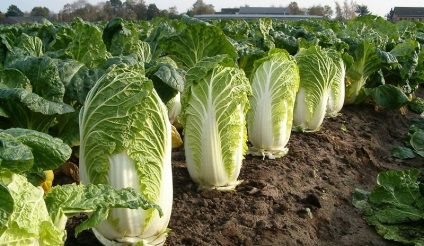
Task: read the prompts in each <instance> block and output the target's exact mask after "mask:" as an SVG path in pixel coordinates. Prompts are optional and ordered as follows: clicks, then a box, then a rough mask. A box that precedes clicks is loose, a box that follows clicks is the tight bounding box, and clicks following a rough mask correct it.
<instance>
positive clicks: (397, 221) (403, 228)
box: [352, 169, 424, 245]
mask: <svg viewBox="0 0 424 246" xmlns="http://www.w3.org/2000/svg"><path fill="white" fill-rule="evenodd" d="M418 175H420V171H419V170H417V169H410V170H405V171H386V172H382V173H380V174H379V175H378V177H377V186H376V187H374V189H373V190H372V191H371V193H368V192H366V191H361V190H356V191H355V193H354V194H353V200H352V202H353V205H354V206H355V207H357V208H358V209H360V210H361V211H362V212H363V213H364V219H365V220H366V221H367V223H368V224H370V225H373V226H375V227H376V229H377V232H378V233H379V234H380V235H382V236H383V237H384V238H386V239H390V240H394V241H397V242H401V243H405V244H411V245H424V240H423V239H424V233H423V232H424V226H423V225H424V224H423V221H424V212H423V211H424V196H423V193H422V191H420V185H421V184H420V183H419V181H418V180H417V178H418Z"/></svg>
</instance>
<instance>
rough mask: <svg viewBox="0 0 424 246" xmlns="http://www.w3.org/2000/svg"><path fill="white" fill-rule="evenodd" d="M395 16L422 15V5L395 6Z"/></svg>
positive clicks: (423, 8)
mask: <svg viewBox="0 0 424 246" xmlns="http://www.w3.org/2000/svg"><path fill="white" fill-rule="evenodd" d="M394 13H395V14H396V15H397V16H424V7H395V8H394Z"/></svg>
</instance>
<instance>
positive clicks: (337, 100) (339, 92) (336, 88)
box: [325, 49, 346, 117]
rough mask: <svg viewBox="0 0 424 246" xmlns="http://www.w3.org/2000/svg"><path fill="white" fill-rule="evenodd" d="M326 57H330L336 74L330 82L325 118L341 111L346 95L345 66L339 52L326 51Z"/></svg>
mask: <svg viewBox="0 0 424 246" xmlns="http://www.w3.org/2000/svg"><path fill="white" fill-rule="evenodd" d="M328 55H329V56H330V57H332V59H333V63H334V68H335V70H336V73H335V75H334V77H333V81H332V82H331V87H330V94H329V95H328V102H327V109H326V113H325V114H326V116H328V117H335V116H337V115H338V114H339V112H340V111H341V110H342V108H343V105H344V102H345V94H346V92H345V91H346V89H345V88H346V83H345V78H346V64H345V62H344V61H343V57H342V55H341V54H340V52H338V51H336V50H332V49H330V50H328Z"/></svg>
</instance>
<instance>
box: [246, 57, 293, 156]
mask: <svg viewBox="0 0 424 246" xmlns="http://www.w3.org/2000/svg"><path fill="white" fill-rule="evenodd" d="M299 81H300V77H299V69H298V67H297V64H296V61H295V60H294V58H293V57H292V56H290V55H289V54H288V53H287V52H286V51H283V50H271V51H270V52H269V55H268V56H267V57H265V58H262V59H260V60H258V61H256V62H255V68H254V70H253V75H252V78H251V86H252V95H251V96H250V97H249V102H250V109H249V111H248V112H247V116H246V117H247V129H248V138H249V141H250V143H251V144H252V145H253V146H252V147H251V148H249V153H250V154H253V155H260V156H268V157H269V158H275V157H281V156H284V155H285V154H286V153H287V151H288V149H287V148H286V145H287V143H288V141H289V138H290V134H291V128H292V124H293V109H294V103H295V99H296V93H297V91H298V89H299Z"/></svg>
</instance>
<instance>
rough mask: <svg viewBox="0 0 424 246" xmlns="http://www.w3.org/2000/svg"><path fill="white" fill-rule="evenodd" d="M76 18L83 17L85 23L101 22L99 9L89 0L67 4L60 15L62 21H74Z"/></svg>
mask: <svg viewBox="0 0 424 246" xmlns="http://www.w3.org/2000/svg"><path fill="white" fill-rule="evenodd" d="M75 17H81V18H82V19H83V20H85V21H95V20H99V8H98V7H97V6H93V5H91V4H89V3H88V2H87V0H78V1H75V2H73V3H71V4H65V6H64V7H63V9H62V10H61V11H59V14H58V19H59V20H61V21H72V20H73V19H74V18H75Z"/></svg>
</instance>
